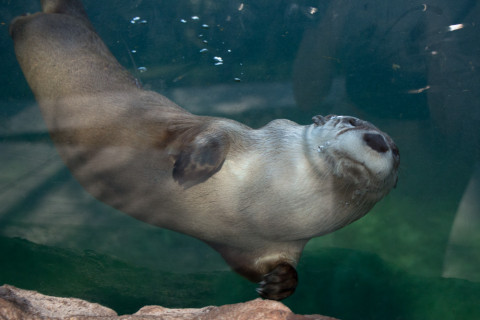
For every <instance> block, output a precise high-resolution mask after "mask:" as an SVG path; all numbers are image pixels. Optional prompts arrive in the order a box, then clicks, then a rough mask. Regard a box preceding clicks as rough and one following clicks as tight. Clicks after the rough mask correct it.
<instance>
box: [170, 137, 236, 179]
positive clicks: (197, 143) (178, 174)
mask: <svg viewBox="0 0 480 320" xmlns="http://www.w3.org/2000/svg"><path fill="white" fill-rule="evenodd" d="M229 147H230V141H229V139H228V137H227V136H226V135H225V134H224V133H220V132H218V133H212V132H209V133H203V134H202V133H201V134H199V135H197V136H196V137H195V138H194V139H193V140H192V141H191V142H190V143H187V144H185V145H183V146H182V147H181V151H180V152H179V154H178V155H177V156H175V157H174V158H175V163H174V166H173V179H174V180H175V181H177V182H178V183H179V184H181V185H183V186H185V187H190V186H192V185H195V184H197V183H201V182H203V181H205V180H207V179H208V178H210V177H211V176H212V175H213V174H215V173H216V172H217V171H219V170H220V169H221V167H222V165H223V162H224V161H225V157H226V156H227V153H228V149H229Z"/></svg>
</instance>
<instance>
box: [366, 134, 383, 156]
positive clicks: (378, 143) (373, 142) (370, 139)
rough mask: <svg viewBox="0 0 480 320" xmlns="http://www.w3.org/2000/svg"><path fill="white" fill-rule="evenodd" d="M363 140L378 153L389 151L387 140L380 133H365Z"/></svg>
mask: <svg viewBox="0 0 480 320" xmlns="http://www.w3.org/2000/svg"><path fill="white" fill-rule="evenodd" d="M363 140H364V141H365V142H366V143H367V145H368V146H369V147H370V148H372V149H373V150H375V151H377V152H380V153H384V152H387V151H388V145H387V143H386V142H385V139H384V138H383V136H382V135H380V134H378V133H365V134H364V135H363Z"/></svg>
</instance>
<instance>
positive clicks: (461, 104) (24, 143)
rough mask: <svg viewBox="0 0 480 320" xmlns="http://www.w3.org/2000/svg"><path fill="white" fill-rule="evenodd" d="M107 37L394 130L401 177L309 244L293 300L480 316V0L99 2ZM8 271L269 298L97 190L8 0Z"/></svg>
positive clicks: (223, 103)
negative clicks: (16, 41) (41, 81)
mask: <svg viewBox="0 0 480 320" xmlns="http://www.w3.org/2000/svg"><path fill="white" fill-rule="evenodd" d="M84 4H85V6H86V9H87V12H88V14H89V16H90V18H91V20H92V22H93V25H94V26H95V28H96V29H97V31H98V32H99V34H100V35H101V37H102V38H103V39H104V41H105V43H106V44H107V45H108V46H109V48H110V49H111V50H112V52H113V53H114V55H115V56H116V57H117V59H119V61H120V62H121V64H123V65H124V66H125V67H127V68H128V69H129V70H130V71H131V72H133V73H134V74H135V76H136V77H137V78H138V79H140V80H141V82H142V83H143V85H144V86H145V87H146V88H148V89H152V90H155V91H158V92H160V93H162V94H164V95H166V96H167V97H169V98H171V99H172V100H174V101H175V102H177V103H178V104H180V105H181V106H182V107H185V108H186V109H188V110H190V111H192V112H194V113H198V114H211V115H220V116H224V117H229V118H233V119H236V120H239V121H241V122H243V123H246V124H248V125H250V126H253V127H260V126H262V125H264V124H266V123H267V122H268V121H270V120H272V119H275V118H288V119H291V120H294V121H297V122H299V123H302V124H309V123H311V117H312V116H314V115H316V114H329V113H339V114H349V115H354V116H358V117H361V118H363V119H365V120H368V121H371V122H372V123H374V124H375V125H376V126H378V127H379V128H381V129H382V130H383V131H386V132H387V133H389V135H390V136H392V138H393V139H394V140H395V141H396V143H397V145H398V146H399V148H400V153H401V157H402V162H401V168H400V175H399V183H398V186H397V188H396V189H395V190H393V191H392V192H391V193H390V194H389V195H388V196H387V197H386V198H385V199H384V200H382V201H381V202H380V203H378V204H377V205H376V206H375V208H374V209H373V210H372V211H371V212H370V213H369V214H368V215H367V216H366V217H364V218H362V219H361V220H359V221H357V222H355V223H354V224H352V225H350V226H347V227H346V228H344V229H342V230H340V231H338V232H335V233H333V234H331V235H327V236H324V237H322V238H317V239H313V240H311V241H310V242H309V244H308V245H307V247H306V249H305V252H304V255H303V257H302V259H301V261H300V264H299V267H298V272H299V278H300V284H299V287H298V289H297V292H296V293H295V294H294V295H293V296H292V297H290V298H288V299H287V300H285V303H286V304H287V305H288V306H289V307H290V308H291V309H292V310H293V311H294V312H296V313H304V314H309V313H321V314H326V315H330V316H335V317H339V318H342V319H438V318H440V319H476V318H480V283H479V282H480V165H479V161H480V151H479V150H480V145H479V139H480V129H479V128H480V125H479V123H480V97H479V94H480V90H479V89H480V88H479V86H480V76H479V72H478V68H479V67H480V61H479V60H480V39H479V38H480V32H479V30H478V28H479V22H480V5H477V1H470V0H459V1H455V2H452V1H448V0H443V1H440V0H436V1H431V3H428V4H424V3H423V2H422V1H380V0H378V1H374V0H367V1H361V2H360V1H354V0H349V1H347V0H339V1H320V0H319V1H277V0H275V1H274V0H263V1H230V0H228V1H210V0H175V1H173V0H172V1H153V0H136V1H126V0H122V1H101V2H98V1H93V0H85V1H84ZM0 9H1V10H0V42H1V49H2V50H1V52H0V56H1V61H2V72H1V74H0V97H1V98H0V284H4V283H8V284H11V285H15V286H18V287H21V288H24V289H34V290H38V291H40V292H42V293H45V294H51V295H60V296H75V297H79V298H83V299H87V300H90V301H95V302H99V303H102V304H106V305H107V306H109V307H112V308H114V309H115V310H116V311H118V312H119V313H132V312H135V311H136V310H137V309H138V308H140V307H141V306H143V305H145V304H159V305H163V306H167V307H201V306H205V305H212V304H215V305H218V304H225V303H236V302H241V301H245V300H247V299H253V298H255V297H256V293H255V290H254V289H255V284H252V283H249V282H248V281H246V280H244V279H243V278H241V277H240V276H238V275H236V274H235V273H233V272H231V271H230V270H229V267H228V266H227V265H226V264H225V263H224V262H223V260H222V259H221V257H220V256H219V254H217V253H216V252H215V251H213V250H212V249H210V248H209V247H208V246H207V245H205V244H203V243H202V242H200V241H198V240H196V239H193V238H190V237H188V236H184V235H180V234H177V233H174V232H171V231H168V230H163V229H159V228H156V227H153V226H150V225H147V224H144V223H142V222H139V221H136V220H134V219H133V218H130V217H128V216H127V215H125V214H123V213H121V212H118V211H116V210H114V209H112V208H110V207H108V206H106V205H104V204H102V203H100V202H98V201H96V200H95V199H94V198H93V197H92V196H90V195H89V194H88V193H86V192H85V191H84V190H83V189H82V188H81V187H80V185H79V184H78V183H77V182H76V181H75V180H74V179H73V178H72V176H71V174H70V172H69V171H68V169H67V168H66V167H65V166H64V165H63V163H62V162H61V160H60V158H59V156H58V155H57V153H56V151H55V148H54V147H53V144H52V142H51V141H50V139H49V137H48V133H47V132H46V130H45V126H44V124H43V122H42V119H41V117H40V113H39V110H38V108H37V106H36V104H35V101H34V99H33V95H32V93H31V92H30V90H29V88H28V86H27V84H26V82H25V80H24V78H23V75H22V73H21V71H20V68H19V67H18V64H17V62H16V60H15V56H14V53H13V44H12V41H11V39H10V37H9V36H8V24H9V22H10V20H11V19H12V18H13V17H15V16H16V15H18V14H22V13H25V12H36V11H38V10H39V3H37V1H33V0H32V1H30V0H28V1H27V0H15V1H13V0H11V1H9V0H1V1H0Z"/></svg>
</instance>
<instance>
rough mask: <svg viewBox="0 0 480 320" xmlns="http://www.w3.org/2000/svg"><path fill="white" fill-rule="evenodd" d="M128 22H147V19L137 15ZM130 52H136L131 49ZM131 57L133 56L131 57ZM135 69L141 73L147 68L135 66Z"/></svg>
mask: <svg viewBox="0 0 480 320" xmlns="http://www.w3.org/2000/svg"><path fill="white" fill-rule="evenodd" d="M130 23H131V24H146V23H147V20H145V19H142V18H140V17H138V16H136V17H133V18H132V19H131V20H130ZM130 52H131V53H137V50H135V49H133V50H130ZM132 59H133V58H132ZM137 70H138V71H139V72H140V73H143V72H146V71H147V68H146V67H137Z"/></svg>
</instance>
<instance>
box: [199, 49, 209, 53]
mask: <svg viewBox="0 0 480 320" xmlns="http://www.w3.org/2000/svg"><path fill="white" fill-rule="evenodd" d="M207 52H208V49H207V48H203V49H200V53H207Z"/></svg>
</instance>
